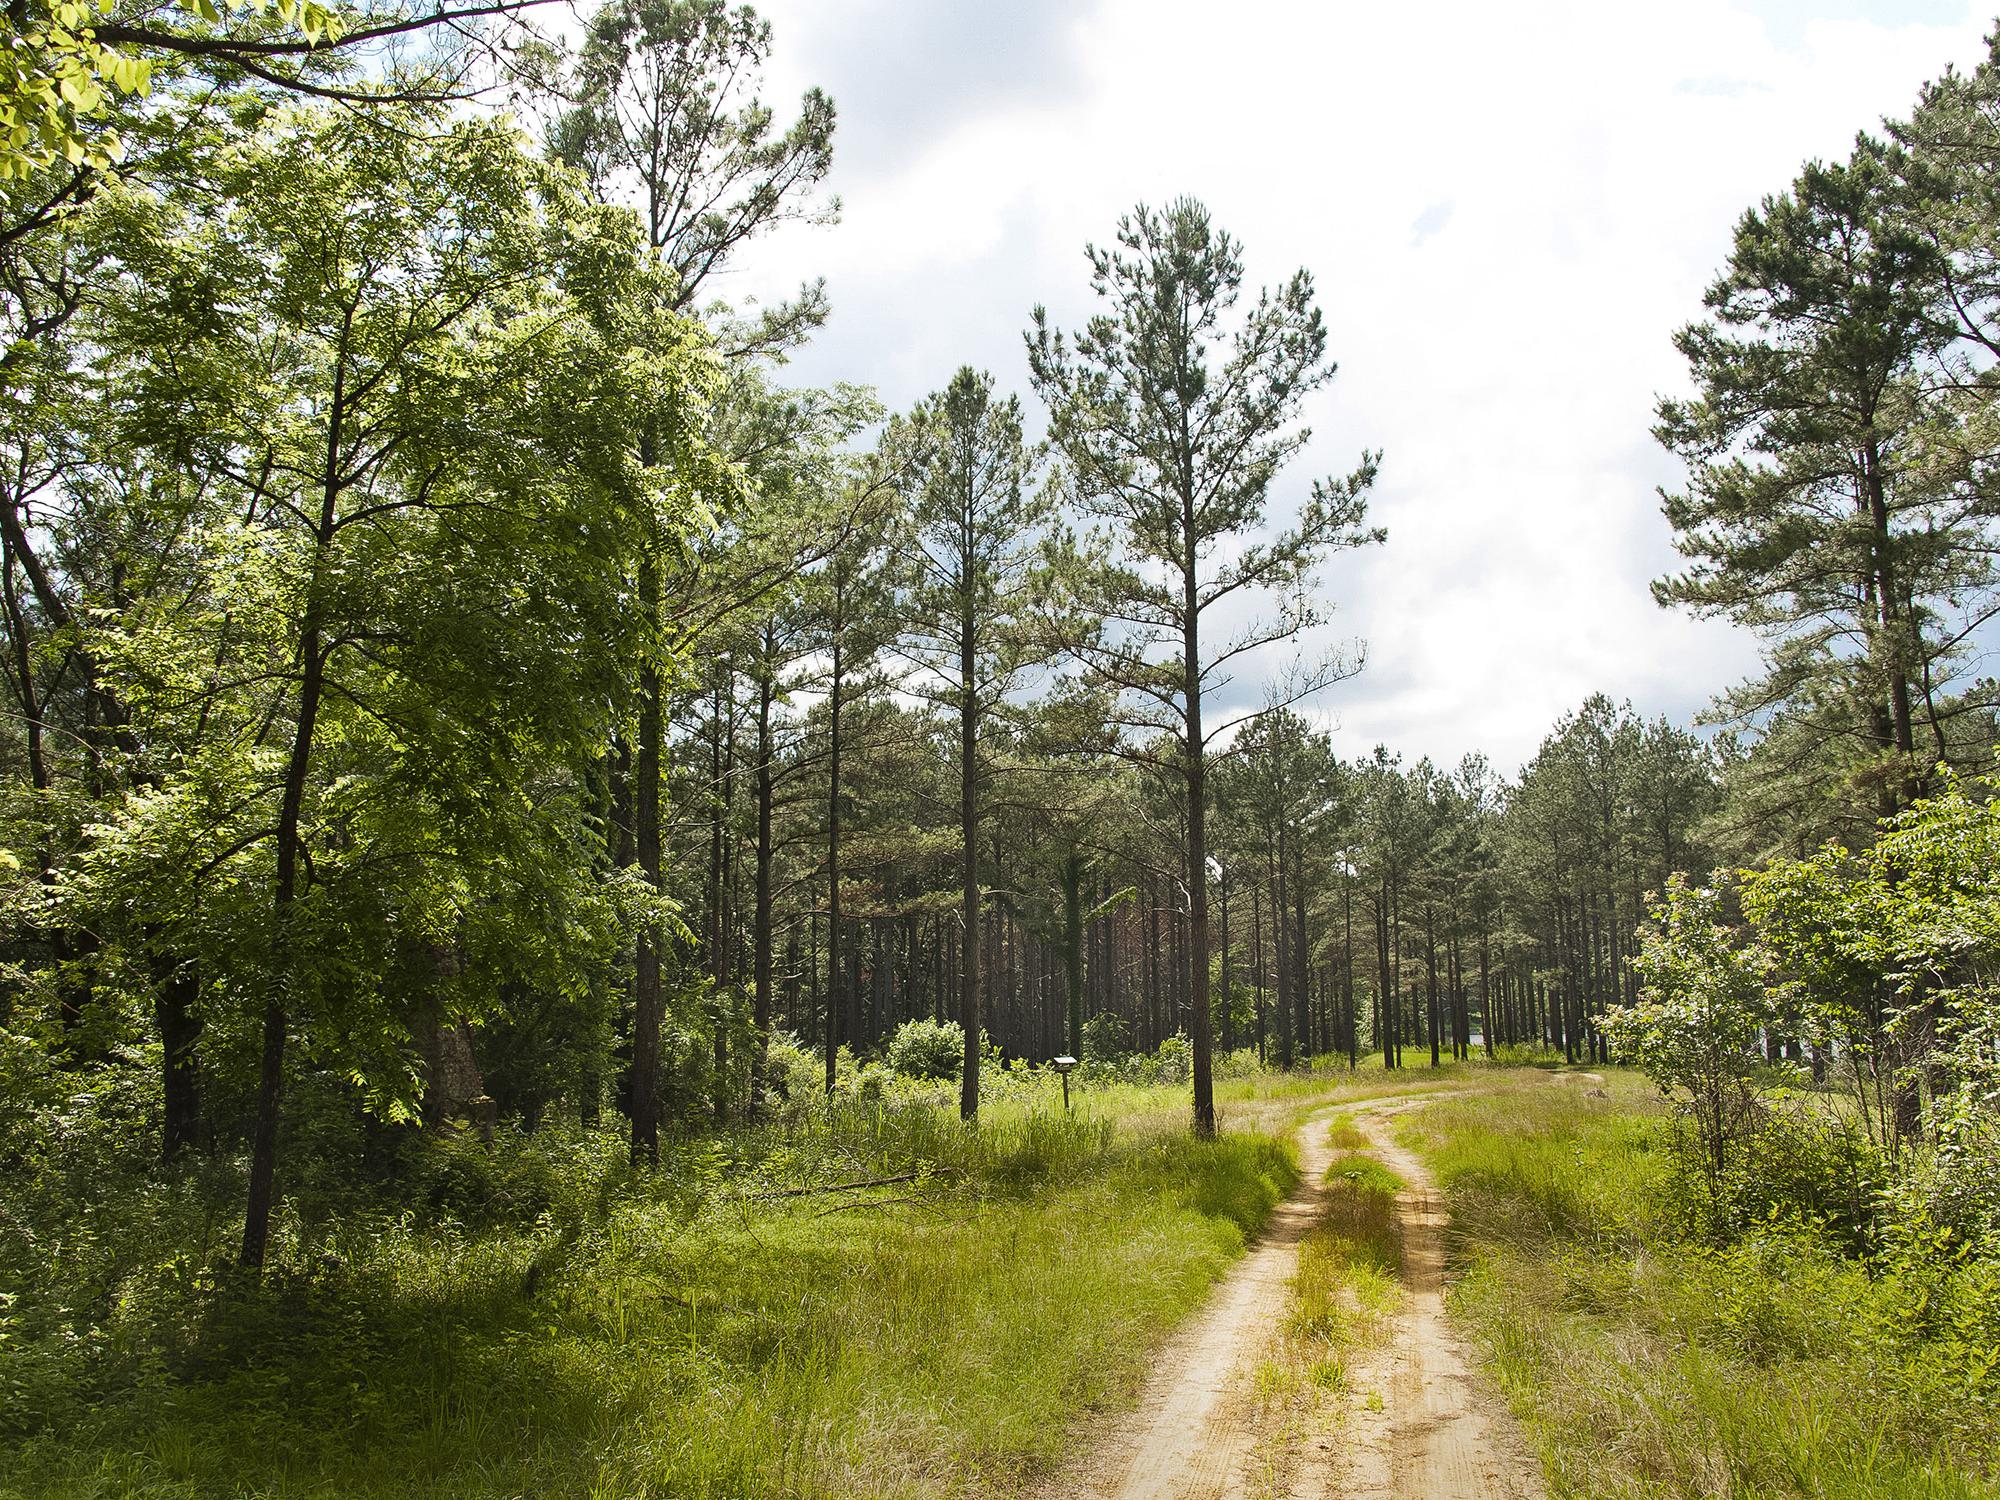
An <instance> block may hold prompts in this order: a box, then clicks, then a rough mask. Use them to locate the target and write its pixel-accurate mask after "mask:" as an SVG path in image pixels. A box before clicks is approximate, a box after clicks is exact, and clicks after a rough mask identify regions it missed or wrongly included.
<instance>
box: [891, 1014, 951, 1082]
mask: <svg viewBox="0 0 2000 1500" xmlns="http://www.w3.org/2000/svg"><path fill="white" fill-rule="evenodd" d="M882 1062H883V1065H884V1066H885V1067H887V1068H888V1069H889V1070H890V1071H891V1072H894V1073H900V1074H901V1075H902V1076H903V1077H905V1078H938V1079H943V1078H957V1077H958V1076H959V1072H960V1070H961V1069H962V1068H963V1067H964V1065H965V1028H964V1027H963V1026H960V1025H959V1024H958V1022H956V1021H933V1020H931V1019H930V1018H928V1017H920V1018H918V1019H917V1020H914V1021H905V1022H904V1023H903V1024H902V1025H900V1026H898V1027H897V1028H896V1030H895V1032H894V1034H892V1035H891V1036H890V1038H889V1042H888V1045H887V1046H885V1047H884V1048H883V1049H882Z"/></svg>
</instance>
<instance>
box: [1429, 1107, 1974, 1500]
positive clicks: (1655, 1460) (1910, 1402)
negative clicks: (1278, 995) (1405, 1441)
mask: <svg viewBox="0 0 2000 1500" xmlns="http://www.w3.org/2000/svg"><path fill="white" fill-rule="evenodd" d="M1593 1090H1594V1091H1595V1093H1596V1094H1597V1095H1600V1096H1601V1097H1593V1096H1592V1094H1593ZM1406 1139H1408V1140H1409V1141H1410V1143H1411V1144H1413V1145H1415V1146H1417V1147H1418V1148H1419V1149H1420V1150H1421V1151H1423V1152H1424V1153H1425V1154H1426V1155H1427V1157H1428V1159H1429V1160H1430V1162H1431V1163H1432V1165H1433V1166H1434V1168H1435V1169H1436V1171H1437V1173H1438V1176H1439V1178H1440V1180H1441V1182H1442V1184H1443V1185H1444V1187H1445V1189H1446V1192H1447V1195H1448V1198H1449V1202H1450V1208H1451V1213H1452V1217H1453V1230H1454V1242H1455V1251H1456V1254H1457V1256H1458V1258H1459V1260H1460V1262H1461V1264H1462V1266H1463V1268H1464V1271H1465V1274H1464V1276H1463V1279H1462V1280H1461V1281H1460V1282H1459V1284H1458V1287H1457V1291H1456V1293H1455V1298H1454V1307H1455V1310H1456V1312H1457V1314H1458V1315H1459V1316H1460V1317H1461V1318H1462V1319H1464V1320H1465V1321H1466V1322H1467V1323H1468V1324H1469V1326H1470V1327H1471V1328H1472V1330H1473V1331H1474V1332H1475V1333H1476V1334H1477V1335H1478V1336H1479V1338H1480V1339H1481V1340H1482V1341H1483V1343H1484V1345H1485V1347H1486V1349H1487V1350H1488V1352H1489V1353H1490V1355H1491V1357H1492V1360H1493V1367H1494V1369H1495V1371H1496V1373H1497V1375H1498V1377H1499V1379H1500V1381H1501V1383H1502V1385H1503V1386H1504V1388H1505V1389H1506V1392H1507V1394H1508V1396H1509V1398H1510V1400H1511V1401H1512V1402H1513V1405H1514V1407H1515V1409H1516V1411H1517V1412H1518V1413H1519V1414H1520V1415H1521V1416H1522V1418H1523V1419H1524V1421H1525V1422H1526V1424H1527V1425H1528V1428H1529V1431H1530V1434H1531V1436H1532V1437H1533V1439H1534V1440H1535V1441H1536V1443H1537V1444H1538V1446H1539V1448H1540V1450H1541V1454H1542V1458H1543V1463H1544V1467H1545V1469H1546V1471H1547V1474H1548V1476H1549V1481H1550V1489H1551V1494H1552V1495H1553V1496H1555V1497H1556V1500H1563V1497H1568V1496H1578V1497H1581V1496H1590V1497H1604V1500H1639V1497H1648V1500H1651V1497H1709V1496H1714V1497H1724V1496H1727V1497H1732V1500H1735V1497H1766V1496H1769V1497H1779V1496H1784V1497H1791V1496H1813V1497H1823V1500H1863V1497H1871V1500H1900V1497H1909V1500H1918V1497H1922V1500H1961V1497H1973V1496H1991V1495H1995V1494H2000V1486H1996V1485H1995V1484H1994V1483H1993V1481H1992V1479H1991V1478H1990V1477H1985V1478H1983V1477H1981V1476H1982V1475H1985V1476H1991V1475H1993V1474H1995V1473H1996V1471H2000V1383H1996V1382H1995V1380H1994V1379H1993V1378H1992V1377H1993V1374H1994V1364H1993V1361H1994V1358H1995V1356H1996V1355H2000V1348H1994V1347H1993V1338H1994V1335H1993V1329H1994V1327H1995V1322H1994V1318H1993V1313H1992V1305H1993V1294H1994V1292H1995V1291H1996V1290H2000V1288H1996V1286H1995V1284H1994V1282H1995V1278H1994V1277H1993V1275H1992V1273H1991V1269H1990V1268H1985V1267H1980V1266H1977V1265H1973V1264H1969V1263H1968V1264H1959V1263H1956V1262H1954V1261H1952V1259H1951V1258H1950V1257H1945V1256H1939V1257H1936V1258H1935V1263H1932V1262H1931V1261H1930V1260H1928V1259H1927V1258H1926V1257H1924V1256H1923V1255H1921V1254H1918V1255H1915V1256H1913V1257H1905V1258H1903V1259H1900V1260H1898V1259H1896V1258H1893V1257H1882V1256H1878V1257H1877V1258H1876V1259H1875V1260H1874V1261H1873V1262H1869V1261H1864V1260H1862V1259H1859V1258H1856V1257H1854V1256H1853V1255H1852V1254H1850V1253H1848V1251H1849V1247H1847V1246H1844V1245H1842V1244H1840V1243H1838V1241H1837V1239H1836V1237H1834V1236H1832V1235H1829V1234H1828V1233H1826V1232H1825V1231H1824V1230H1821V1229H1816V1228H1815V1227H1814V1226H1812V1225H1811V1224H1809V1223H1802V1222H1798V1221H1796V1220H1787V1219H1785V1218H1782V1217H1779V1216H1774V1217H1772V1219H1771V1220H1770V1222H1768V1223H1766V1224H1763V1225H1761V1226H1758V1227H1756V1228H1754V1229H1753V1230H1752V1231H1751V1232H1750V1233H1748V1234H1746V1235H1744V1236H1742V1237H1741V1238H1739V1239H1737V1240H1735V1241H1734V1242H1732V1243H1727V1244H1713V1243H1703V1242H1701V1241H1699V1240H1697V1239H1694V1238H1691V1237H1690V1236H1689V1235H1688V1234H1687V1233H1686V1232H1685V1230H1684V1228H1683V1226H1681V1225H1680V1224H1678V1223H1677V1222H1676V1216H1675V1214H1674V1212H1673V1203H1674V1201H1675V1188H1674V1184H1673V1182H1672V1180H1671V1172H1670V1162H1669V1153H1668V1150H1667V1139H1668V1137H1667V1128H1666V1122H1665V1119H1664V1117H1663V1116H1662V1115H1661V1113H1660V1112H1659V1107H1658V1105H1657V1103H1656V1102H1655V1101H1654V1099H1653V1096H1652V1092H1651V1090H1650V1087H1649V1086H1648V1085H1647V1084H1646V1083H1645V1082H1644V1080H1642V1079H1639V1078H1636V1077H1633V1076H1630V1075H1625V1074H1622V1073H1620V1072H1618V1071H1617V1070H1606V1077H1605V1079H1604V1082H1603V1084H1602V1086H1601V1087H1599V1086H1596V1085H1592V1084H1589V1083H1588V1081H1586V1080H1583V1079H1580V1078H1577V1077H1572V1078H1569V1079H1564V1080H1560V1081H1558V1082H1557V1083H1554V1084H1552V1085H1550V1086H1546V1087H1540V1088H1533V1089H1503V1090H1501V1091H1498V1092H1494V1093H1490V1094H1485V1095H1482V1096H1479V1097H1468V1098H1463V1099H1452V1100H1446V1101H1441V1102H1439V1103H1437V1104H1435V1105H1432V1106H1430V1107H1428V1108H1426V1109H1424V1110H1422V1111H1420V1112H1418V1113H1417V1114H1416V1115H1415V1116H1413V1117H1412V1123H1411V1124H1410V1125H1409V1126H1407V1127H1406Z"/></svg>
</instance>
